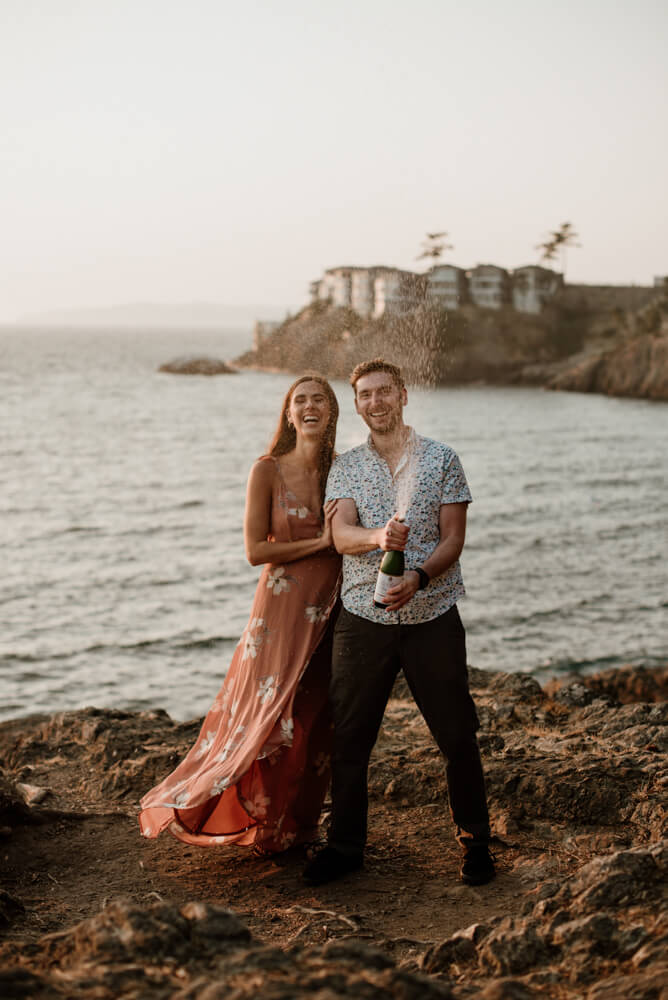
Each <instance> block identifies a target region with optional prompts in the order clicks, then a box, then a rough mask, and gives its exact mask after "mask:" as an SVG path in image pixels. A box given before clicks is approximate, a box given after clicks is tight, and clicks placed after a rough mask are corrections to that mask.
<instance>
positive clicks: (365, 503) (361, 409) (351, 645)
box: [304, 358, 494, 885]
mask: <svg viewBox="0 0 668 1000" xmlns="http://www.w3.org/2000/svg"><path fill="white" fill-rule="evenodd" d="M350 382H351V385H352V387H353V390H354V392H355V409H356V410H357V412H358V413H359V415H360V416H361V417H362V419H363V420H364V422H365V423H366V424H367V426H368V428H369V430H370V434H369V437H368V439H367V442H366V444H363V445H360V446H359V447H357V448H353V449H352V450H351V451H348V452H346V453H345V454H343V455H339V456H338V457H337V458H336V459H335V461H334V464H333V465H332V469H331V472H330V475H329V480H328V483H327V494H326V499H327V500H334V499H336V500H337V501H338V504H337V509H336V514H335V515H334V519H333V522H332V532H333V538H334V544H335V546H336V548H337V549H338V551H339V552H341V553H343V557H344V558H343V588H342V593H341V599H342V603H343V609H342V611H341V614H340V616H339V619H338V621H337V623H336V627H335V632H334V651H333V661H332V684H331V688H330V698H331V705H332V713H333V718H334V752H333V756H332V815H331V824H330V830H329V836H328V845H327V847H325V848H324V849H323V850H322V851H320V853H319V854H317V855H316V856H315V857H314V858H313V860H312V861H311V862H310V863H309V864H308V865H307V867H306V869H305V871H304V878H305V880H306V881H307V882H308V883H309V884H311V885H321V884H323V883H325V882H330V881H332V880H333V879H336V878H339V877H340V876H342V875H344V874H346V873H347V872H350V871H354V870H355V869H357V868H360V867H361V866H362V863H363V854H364V846H365V842H366V825H367V766H368V762H369V756H370V754H371V751H372V749H373V746H374V744H375V742H376V738H377V735H378V730H379V728H380V724H381V722H382V718H383V714H384V712H385V707H386V705H387V701H388V698H389V696H390V693H391V691H392V686H393V684H394V681H395V678H396V676H397V674H398V672H399V670H400V669H403V671H404V674H405V676H406V680H407V682H408V684H409V686H410V689H411V692H412V694H413V697H414V698H415V701H416V703H417V705H418V707H419V708H420V711H421V712H422V715H423V716H424V718H425V720H426V722H427V725H428V726H429V729H430V730H431V733H432V735H433V736H434V739H435V740H436V742H437V744H438V746H439V748H440V750H441V752H442V753H443V756H444V757H445V760H446V774H447V780H448V793H449V799H450V809H451V812H452V816H453V819H454V822H455V825H456V827H457V839H458V840H459V842H460V844H461V846H462V847H463V849H464V859H463V863H462V866H461V869H460V875H461V878H462V880H463V881H464V882H466V883H467V884H469V885H482V884H483V883H485V882H488V881H489V880H490V879H491V878H493V877H494V864H493V860H492V858H491V856H490V853H489V847H488V844H489V816H488V812H487V802H486V796H485V784H484V778H483V773H482V765H481V762H480V752H479V750H478V742H477V739H476V735H475V734H476V730H477V729H478V725H479V724H478V718H477V715H476V711H475V706H474V704H473V700H472V698H471V695H470V693H469V688H468V675H467V668H466V646H465V635H464V628H463V625H462V623H461V621H460V618H459V613H458V611H457V605H456V602H457V600H458V598H459V597H461V596H462V595H463V594H464V585H463V582H462V576H461V571H460V567H459V561H458V560H459V555H460V553H461V550H462V547H463V545H464V537H465V532H466V512H467V507H468V504H469V503H470V501H471V494H470V493H469V489H468V485H467V483H466V479H465V477H464V472H463V469H462V467H461V464H460V462H459V459H458V457H457V455H456V454H455V452H454V451H452V449H451V448H448V447H447V445H444V444H441V443H439V442H437V441H432V440H430V439H429V438H425V437H421V436H420V435H418V434H416V433H415V431H414V430H413V429H412V428H410V427H408V426H407V425H406V424H405V423H404V419H403V408H404V406H405V405H406V403H407V394H406V388H405V385H404V381H403V378H402V376H401V371H400V369H399V368H397V367H396V366H395V365H392V364H390V363H389V362H387V361H384V360H383V359H382V358H377V359H375V360H373V361H367V362H364V363H363V364H360V365H358V366H357V367H356V368H355V370H354V371H353V373H352V375H351V376H350ZM402 503H403V504H405V507H406V509H405V510H399V509H398V508H400V507H401V506H402ZM398 514H402V515H403V514H405V523H404V522H402V521H400V520H399V519H398V517H397V515H398ZM380 549H383V550H390V549H392V550H396V551H404V554H405V562H406V571H405V573H404V576H403V579H402V580H401V581H400V582H399V583H398V584H397V585H396V586H394V587H392V588H391V590H390V591H389V592H388V599H389V600H390V601H391V603H390V604H389V605H387V607H386V608H378V607H375V606H374V601H373V596H374V589H375V583H376V577H377V573H378V567H379V564H380V559H381V553H380V551H379V550H380Z"/></svg>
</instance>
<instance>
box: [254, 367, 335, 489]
mask: <svg viewBox="0 0 668 1000" xmlns="http://www.w3.org/2000/svg"><path fill="white" fill-rule="evenodd" d="M302 382H317V383H318V385H321V386H322V387H323V389H324V391H325V395H326V396H327V399H328V401H329V421H328V423H327V427H326V428H325V433H324V434H323V437H322V446H321V448H320V454H319V455H318V472H319V478H320V499H321V502H322V500H324V497H325V486H326V485H327V476H328V475H329V468H330V466H331V464H332V460H333V458H334V442H335V440H336V424H337V421H338V419H339V403H338V400H337V398H336V396H335V395H334V390H333V389H332V387H331V385H330V384H329V382H328V381H327V379H326V378H323V376H322V375H316V374H306V375H301V376H300V377H299V378H298V379H297V381H296V382H293V383H292V385H291V386H290V388H289V389H288V391H287V393H286V395H285V399H284V400H283V406H282V407H281V415H280V417H279V419H278V426H277V427H276V431H275V432H274V436H273V438H272V439H271V444H270V445H269V448H268V449H267V454H268V455H273V456H274V457H275V458H279V457H280V456H281V455H287V453H288V452H289V451H292V450H293V449H294V447H295V446H296V444H297V431H296V430H295V428H294V427H293V425H292V424H289V423H288V408H289V406H290V402H291V400H292V396H293V393H294V391H295V389H296V388H297V386H298V385H301V384H302Z"/></svg>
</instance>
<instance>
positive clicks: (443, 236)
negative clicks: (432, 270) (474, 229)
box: [415, 232, 455, 263]
mask: <svg viewBox="0 0 668 1000" xmlns="http://www.w3.org/2000/svg"><path fill="white" fill-rule="evenodd" d="M447 239H448V233H445V232H443V233H427V238H426V240H423V241H422V253H421V254H418V256H417V257H416V258H415V259H416V260H424V258H425V257H426V258H427V259H428V260H432V261H433V262H434V263H436V261H437V260H438V259H439V257H441V256H442V255H443V254H444V253H445V251H446V250H454V249H455V248H454V245H453V244H452V243H448V242H447Z"/></svg>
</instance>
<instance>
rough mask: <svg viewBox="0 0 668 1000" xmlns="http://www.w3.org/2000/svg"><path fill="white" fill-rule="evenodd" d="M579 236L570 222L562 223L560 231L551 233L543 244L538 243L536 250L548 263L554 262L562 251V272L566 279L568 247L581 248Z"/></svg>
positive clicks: (555, 230) (556, 230)
mask: <svg viewBox="0 0 668 1000" xmlns="http://www.w3.org/2000/svg"><path fill="white" fill-rule="evenodd" d="M578 239H579V236H578V234H577V233H576V232H575V229H574V228H573V226H572V224H571V223H570V222H562V224H561V225H560V226H559V228H558V229H554V230H553V231H552V232H551V233H549V235H548V237H547V239H546V240H544V241H543V243H538V245H537V246H536V250H540V251H542V252H541V260H543V261H545V262H546V263H547V262H548V261H551V260H554V259H555V257H557V255H558V254H559V251H561V272H562V274H563V276H564V278H565V277H566V250H567V248H568V247H581V246H582V244H581V243H578Z"/></svg>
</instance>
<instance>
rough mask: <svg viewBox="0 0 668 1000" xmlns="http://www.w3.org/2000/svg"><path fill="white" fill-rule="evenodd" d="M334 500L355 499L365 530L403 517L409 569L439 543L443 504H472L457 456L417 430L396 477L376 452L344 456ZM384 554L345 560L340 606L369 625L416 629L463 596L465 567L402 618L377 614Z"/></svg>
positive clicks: (332, 488) (334, 477) (335, 476)
mask: <svg viewBox="0 0 668 1000" xmlns="http://www.w3.org/2000/svg"><path fill="white" fill-rule="evenodd" d="M326 499H327V500H341V499H352V500H354V501H355V505H356V507H357V515H358V517H359V523H360V525H361V526H362V527H363V528H379V527H381V526H382V525H384V524H386V523H387V522H388V521H389V519H390V518H391V517H392V516H393V515H394V514H396V513H399V514H403V515H404V517H405V520H406V523H407V524H408V525H409V527H410V533H409V535H408V543H407V546H406V550H405V552H404V556H405V560H406V569H412V568H413V567H415V566H421V565H422V563H424V562H425V560H426V559H428V558H429V556H430V555H431V553H432V552H433V551H434V549H435V548H436V546H437V545H438V543H439V541H440V532H439V514H440V508H441V504H445V503H470V502H471V493H470V491H469V487H468V483H467V482H466V477H465V475H464V470H463V469H462V465H461V462H460V461H459V458H458V456H457V454H456V453H455V452H454V451H453V450H452V448H449V447H448V446H447V445H446V444H442V443H441V442H440V441H433V440H432V439H431V438H426V437H422V436H421V435H419V434H416V433H415V431H414V430H412V428H411V429H410V432H409V437H408V440H407V443H406V449H405V451H404V454H403V456H402V458H401V460H400V462H399V464H398V466H397V469H396V471H395V473H394V476H393V475H392V473H391V472H390V467H389V466H388V464H387V462H386V461H385V460H384V459H383V458H381V456H380V455H379V454H378V452H377V451H376V449H375V448H374V446H373V443H372V440H371V435H369V437H368V438H367V441H366V443H365V444H361V445H359V446H358V447H357V448H351V450H350V451H346V452H344V453H343V454H342V455H338V456H337V457H336V458H335V459H334V462H333V464H332V468H331V470H330V473H329V479H328V480H327V493H326ZM381 557H382V553H381V550H380V549H375V550H374V551H371V552H364V553H362V554H360V555H344V557H343V587H342V590H341V600H342V601H343V606H344V608H346V610H347V611H350V612H351V613H352V614H354V615H359V616H360V617H361V618H367V619H368V620H369V621H373V622H379V623H380V624H383V625H391V624H396V623H399V622H401V623H402V624H404V625H417V624H419V623H420V622H426V621H430V620H431V619H432V618H437V617H438V616H439V615H442V614H444V613H445V612H446V611H447V610H448V609H449V608H451V607H452V606H453V604H455V603H456V602H457V601H458V600H459V598H460V597H463V595H464V593H465V591H464V581H463V580H462V573H461V568H460V565H459V560H458V561H457V562H456V563H454V564H453V565H452V566H451V567H450V568H449V569H448V570H446V572H445V573H442V574H441V575H440V576H438V577H434V579H432V580H431V581H430V582H429V584H428V586H427V587H426V588H425V589H424V590H418V591H417V592H416V593H415V594H414V595H413V597H412V598H411V600H410V601H409V602H408V604H405V605H404V606H403V608H402V609H401V610H400V611H385V610H384V609H383V608H375V607H374V604H373V594H374V589H375V586H376V577H377V575H378V567H379V566H380V560H381Z"/></svg>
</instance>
